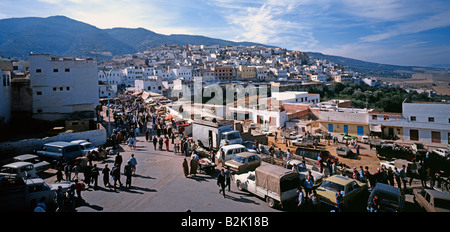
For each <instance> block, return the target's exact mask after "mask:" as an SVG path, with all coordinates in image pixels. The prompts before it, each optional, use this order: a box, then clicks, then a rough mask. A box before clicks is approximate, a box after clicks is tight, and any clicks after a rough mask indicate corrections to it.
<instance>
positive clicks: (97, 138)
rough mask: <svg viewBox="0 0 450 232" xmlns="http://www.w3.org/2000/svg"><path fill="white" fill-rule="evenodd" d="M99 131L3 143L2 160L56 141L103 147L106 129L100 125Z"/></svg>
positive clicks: (31, 151)
mask: <svg viewBox="0 0 450 232" xmlns="http://www.w3.org/2000/svg"><path fill="white" fill-rule="evenodd" d="M97 125H98V129H97V130H89V131H83V132H77V133H71V132H69V133H61V134H59V135H57V136H53V137H46V138H34V139H25V140H20V141H15V142H2V143H0V159H3V158H5V157H8V156H11V155H14V156H15V155H20V154H26V153H34V151H35V150H39V149H41V147H42V146H43V145H44V144H46V143H49V142H56V141H66V142H70V141H73V140H80V139H83V140H88V139H89V141H90V142H91V143H92V144H93V145H94V146H99V145H103V144H104V143H105V142H106V137H107V135H106V129H105V128H103V127H102V126H101V125H100V124H97Z"/></svg>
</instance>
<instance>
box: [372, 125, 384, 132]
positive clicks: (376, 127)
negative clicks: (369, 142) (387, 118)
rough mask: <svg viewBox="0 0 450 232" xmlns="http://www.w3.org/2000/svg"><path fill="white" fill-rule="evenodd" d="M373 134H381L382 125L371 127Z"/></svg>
mask: <svg viewBox="0 0 450 232" xmlns="http://www.w3.org/2000/svg"><path fill="white" fill-rule="evenodd" d="M370 131H371V132H381V125H370Z"/></svg>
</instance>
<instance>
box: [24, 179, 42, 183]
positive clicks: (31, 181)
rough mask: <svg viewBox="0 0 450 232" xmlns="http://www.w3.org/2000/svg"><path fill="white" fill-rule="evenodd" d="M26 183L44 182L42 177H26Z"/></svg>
mask: <svg viewBox="0 0 450 232" xmlns="http://www.w3.org/2000/svg"><path fill="white" fill-rule="evenodd" d="M26 183H27V184H41V183H45V182H44V180H43V179H42V178H32V179H26Z"/></svg>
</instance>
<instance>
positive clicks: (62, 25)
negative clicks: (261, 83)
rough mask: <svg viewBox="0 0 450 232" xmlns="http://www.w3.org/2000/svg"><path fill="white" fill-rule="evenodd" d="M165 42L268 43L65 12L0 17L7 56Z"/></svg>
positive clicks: (128, 49) (96, 52) (102, 52)
mask: <svg viewBox="0 0 450 232" xmlns="http://www.w3.org/2000/svg"><path fill="white" fill-rule="evenodd" d="M163 44H166V45H187V44H193V45H201V44H204V45H222V46H225V45H230V46H233V45H245V46H253V45H259V46H266V45H262V44H257V43H250V42H242V43H241V42H232V41H227V40H221V39H215V38H209V37H205V36H198V35H162V34H158V33H155V32H152V31H150V30H147V29H144V28H136V29H131V28H112V29H99V28H97V27H95V26H92V25H89V24H86V23H83V22H79V21H76V20H73V19H70V18H68V17H65V16H51V17H48V18H38V17H26V18H9V19H2V20H0V55H2V56H4V57H16V58H21V59H27V58H28V55H29V54H30V53H31V52H33V53H48V54H53V55H57V56H81V57H93V56H97V57H98V56H112V55H122V54H132V53H136V52H139V51H144V50H145V49H147V48H152V47H157V46H160V45H163Z"/></svg>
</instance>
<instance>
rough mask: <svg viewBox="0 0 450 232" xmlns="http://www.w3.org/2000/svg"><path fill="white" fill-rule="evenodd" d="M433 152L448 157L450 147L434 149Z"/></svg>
mask: <svg viewBox="0 0 450 232" xmlns="http://www.w3.org/2000/svg"><path fill="white" fill-rule="evenodd" d="M433 152H434V153H436V154H438V155H440V156H442V157H444V158H447V157H448V153H449V152H448V149H443V148H438V149H434V150H433Z"/></svg>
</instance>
